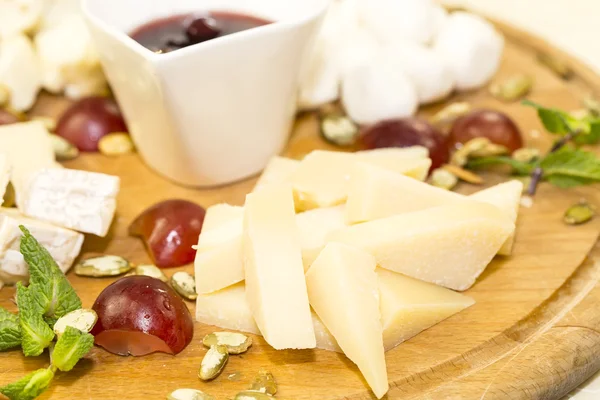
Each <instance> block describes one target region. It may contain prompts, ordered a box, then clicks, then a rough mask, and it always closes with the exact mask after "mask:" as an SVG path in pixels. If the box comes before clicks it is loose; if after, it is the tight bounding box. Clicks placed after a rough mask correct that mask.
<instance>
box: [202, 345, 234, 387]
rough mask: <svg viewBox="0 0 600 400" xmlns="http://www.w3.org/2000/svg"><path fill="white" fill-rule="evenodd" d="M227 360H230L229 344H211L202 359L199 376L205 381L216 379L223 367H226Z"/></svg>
mask: <svg viewBox="0 0 600 400" xmlns="http://www.w3.org/2000/svg"><path fill="white" fill-rule="evenodd" d="M227 360H229V352H228V351H227V346H223V345H220V344H218V345H216V346H211V347H210V349H208V351H207V352H206V354H205V355H204V358H203V359H202V363H201V364H200V370H199V371H198V377H199V378H200V379H202V380H203V381H210V380H212V379H215V378H216V377H217V376H219V374H220V373H221V371H223V368H225V364H227Z"/></svg>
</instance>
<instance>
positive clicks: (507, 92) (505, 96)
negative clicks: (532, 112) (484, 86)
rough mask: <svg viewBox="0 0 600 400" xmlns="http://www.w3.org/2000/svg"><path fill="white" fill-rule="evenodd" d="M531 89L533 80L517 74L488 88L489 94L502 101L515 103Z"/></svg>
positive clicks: (527, 76)
mask: <svg viewBox="0 0 600 400" xmlns="http://www.w3.org/2000/svg"><path fill="white" fill-rule="evenodd" d="M532 87H533V78H532V77H531V76H529V75H525V74H517V75H514V76H511V77H510V78H508V79H506V80H504V81H502V82H497V83H493V84H492V85H491V86H490V94H491V95H492V96H494V97H495V98H497V99H498V100H502V101H516V100H519V99H520V98H522V97H523V96H525V95H526V94H527V93H529V92H530V91H531V88H532Z"/></svg>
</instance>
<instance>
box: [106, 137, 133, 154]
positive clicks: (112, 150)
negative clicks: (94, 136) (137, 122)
mask: <svg viewBox="0 0 600 400" xmlns="http://www.w3.org/2000/svg"><path fill="white" fill-rule="evenodd" d="M134 149H135V147H134V145H133V142H132V141H131V137H130V136H129V134H127V133H124V132H115V133H109V134H108V135H106V136H103V137H102V138H101V139H100V141H99V142H98V150H99V151H100V153H102V154H104V155H105V156H119V155H121V154H129V153H133V151H134Z"/></svg>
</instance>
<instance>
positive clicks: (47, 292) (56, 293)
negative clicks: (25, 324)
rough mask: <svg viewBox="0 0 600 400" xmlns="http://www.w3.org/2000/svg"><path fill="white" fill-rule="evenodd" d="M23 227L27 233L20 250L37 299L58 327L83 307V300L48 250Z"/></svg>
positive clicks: (45, 315) (43, 310)
mask: <svg viewBox="0 0 600 400" xmlns="http://www.w3.org/2000/svg"><path fill="white" fill-rule="evenodd" d="M19 228H20V229H21V231H22V232H23V237H22V238H21V249H20V250H21V254H23V257H24V258H25V261H26V262H27V264H28V265H29V276H30V278H29V280H30V283H31V285H30V286H31V287H32V292H33V299H34V301H36V302H37V303H38V304H39V306H40V308H41V309H42V314H43V315H44V317H45V318H46V321H47V322H48V323H49V324H50V325H54V322H56V320H57V319H58V318H60V317H62V316H63V315H65V314H67V313H69V312H71V311H73V310H77V309H79V308H81V300H80V299H79V297H78V296H77V293H75V290H74V289H73V287H72V286H71V284H70V283H69V281H68V280H67V278H66V277H65V275H64V274H63V273H62V271H61V270H60V268H59V267H58V265H57V264H56V262H55V261H54V259H53V258H52V256H51V255H50V253H48V250H46V249H45V248H44V247H43V246H42V245H40V244H39V242H38V241H37V240H36V239H35V238H34V237H33V236H32V235H31V233H29V231H28V230H27V229H26V228H25V227H24V226H22V225H21V226H19Z"/></svg>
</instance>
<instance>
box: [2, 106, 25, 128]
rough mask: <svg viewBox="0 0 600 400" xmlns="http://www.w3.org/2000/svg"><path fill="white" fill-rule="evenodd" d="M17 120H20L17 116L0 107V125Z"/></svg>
mask: <svg viewBox="0 0 600 400" xmlns="http://www.w3.org/2000/svg"><path fill="white" fill-rule="evenodd" d="M17 122H21V120H20V119H19V117H18V116H16V115H15V114H13V113H11V112H9V111H6V110H2V109H0V125H8V124H15V123H17Z"/></svg>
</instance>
